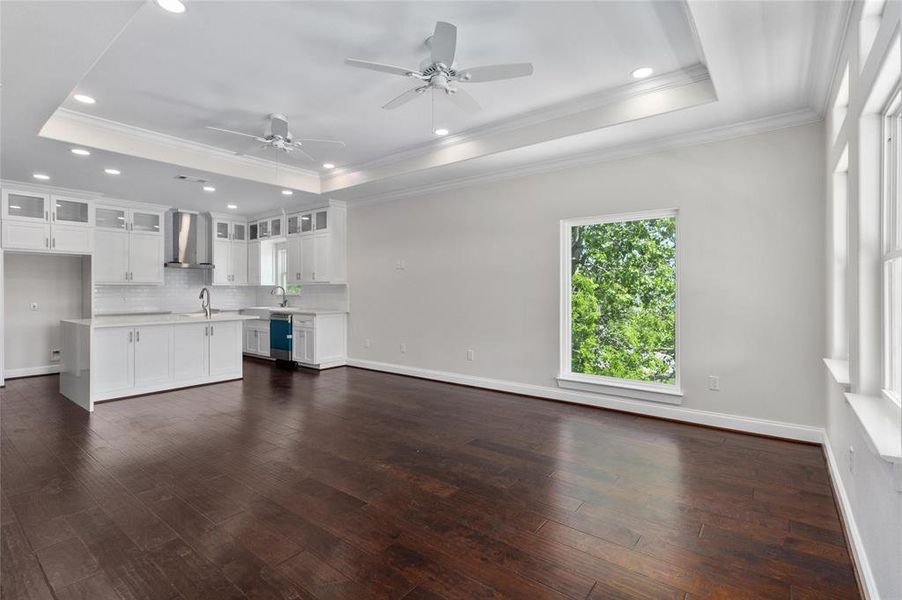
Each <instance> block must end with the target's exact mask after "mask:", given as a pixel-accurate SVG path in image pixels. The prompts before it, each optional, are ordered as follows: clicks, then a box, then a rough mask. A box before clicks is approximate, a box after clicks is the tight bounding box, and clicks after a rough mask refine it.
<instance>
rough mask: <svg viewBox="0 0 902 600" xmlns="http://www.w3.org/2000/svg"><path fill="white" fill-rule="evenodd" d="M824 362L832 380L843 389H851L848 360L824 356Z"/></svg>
mask: <svg viewBox="0 0 902 600" xmlns="http://www.w3.org/2000/svg"><path fill="white" fill-rule="evenodd" d="M824 364H825V365H827V370H828V371H830V375H832V376H833V380H834V381H835V382H836V383H838V384H839V385H840V386H841V387H842V389H843V390H845V391H847V392H848V391H850V390H851V389H852V383H851V379H850V378H849V361H847V360H840V359H838V358H825V359H824Z"/></svg>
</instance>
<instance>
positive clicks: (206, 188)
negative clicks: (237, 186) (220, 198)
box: [204, 185, 216, 192]
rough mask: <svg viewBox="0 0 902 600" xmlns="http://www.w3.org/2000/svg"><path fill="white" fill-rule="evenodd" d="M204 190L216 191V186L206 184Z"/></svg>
mask: <svg viewBox="0 0 902 600" xmlns="http://www.w3.org/2000/svg"><path fill="white" fill-rule="evenodd" d="M204 191H205V192H215V191H216V188H215V187H213V186H212V185H205V186H204Z"/></svg>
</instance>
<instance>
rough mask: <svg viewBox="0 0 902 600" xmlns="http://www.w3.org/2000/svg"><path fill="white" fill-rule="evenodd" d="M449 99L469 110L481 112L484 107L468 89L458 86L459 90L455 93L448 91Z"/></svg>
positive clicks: (459, 106)
mask: <svg viewBox="0 0 902 600" xmlns="http://www.w3.org/2000/svg"><path fill="white" fill-rule="evenodd" d="M446 95H447V96H448V99H449V100H451V102H453V103H454V104H456V105H457V107H458V108H462V109H464V110H465V111H467V112H479V111H480V110H482V107H481V106H479V103H478V102H476V99H475V98H473V96H471V95H470V93H469V92H467V91H466V90H462V89H461V88H457V91H456V92H454V93H453V94H452V93H451V92H448V93H447V94H446Z"/></svg>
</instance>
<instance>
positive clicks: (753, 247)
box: [348, 124, 825, 427]
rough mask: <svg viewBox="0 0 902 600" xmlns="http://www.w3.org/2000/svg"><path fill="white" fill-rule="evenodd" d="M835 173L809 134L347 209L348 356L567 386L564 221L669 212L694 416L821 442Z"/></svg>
mask: <svg viewBox="0 0 902 600" xmlns="http://www.w3.org/2000/svg"><path fill="white" fill-rule="evenodd" d="M823 165H824V141H823V126H822V125H821V124H814V125H808V126H803V127H796V128H791V129H783V130H780V131H774V132H769V133H764V134H759V135H753V136H748V137H743V138H738V139H733V140H728V141H723V142H717V143H711V144H705V145H699V146H694V147H688V148H682V149H678V150H673V151H667V152H661V153H658V154H652V155H647V156H641V157H636V158H629V159H625V160H620V161H615V162H607V163H601V164H597V165H592V166H586V167H579V168H574V169H572V170H567V171H559V172H554V173H547V174H539V175H534V176H528V177H523V178H519V179H515V180H508V181H502V182H497V183H492V184H484V185H479V186H476V187H469V188H464V189H458V190H450V191H445V192H441V193H435V194H428V195H424V196H421V197H414V198H407V199H402V200H397V201H388V202H379V203H370V204H366V203H364V204H359V205H352V207H351V209H350V211H349V227H350V235H349V238H350V258H349V268H350V274H349V279H350V289H351V291H352V293H351V314H350V331H349V342H348V351H349V354H350V356H351V357H352V358H354V359H360V360H367V361H376V362H380V363H389V364H394V365H405V366H409V367H418V368H423V369H432V370H439V371H445V372H452V373H463V374H466V375H471V376H478V377H486V378H492V379H496V380H505V381H510V382H518V383H525V384H531V385H537V386H544V387H546V388H556V382H555V376H556V375H557V374H558V362H559V344H560V342H559V312H558V311H559V302H560V301H559V298H560V278H559V277H560V275H559V272H560V267H559V249H560V225H559V222H560V220H561V219H565V218H569V217H580V216H593V215H604V214H610V213H621V212H630V211H638V210H647V209H658V208H674V207H675V208H678V209H680V217H679V228H680V243H681V248H680V253H681V257H680V260H681V264H680V271H681V273H680V275H681V277H680V287H681V302H682V310H681V327H682V335H681V344H682V347H681V351H682V352H681V362H682V385H683V389H684V392H685V397H684V406H685V407H688V408H692V409H700V410H706V411H714V412H718V413H727V414H730V415H739V416H744V417H754V418H760V419H768V420H775V421H782V422H788V423H794V424H803V425H809V426H817V427H822V426H823V424H824V418H825V417H824V381H823V364H822V363H821V357H822V353H823V348H824V344H825V336H824V322H825V314H824V298H823V293H822V292H823V289H824V285H825V282H824V271H825V266H824V256H823V249H824V239H823V236H824V227H825V225H824V206H823V198H824V183H823V173H824V167H823ZM399 260H400V261H403V262H404V265H405V268H404V269H398V268H397V264H398V261H399ZM366 340H369V341H370V347H369V348H366V347H365V341H366ZM402 342H404V343H406V344H407V352H406V353H401V352H400V350H399V348H400V343H402ZM468 348H472V349H473V350H474V351H475V360H474V361H472V362H469V361H467V360H466V350H467V349H468ZM708 375H719V376H720V378H721V382H720V383H721V391H719V392H712V391H708V389H707V376H708Z"/></svg>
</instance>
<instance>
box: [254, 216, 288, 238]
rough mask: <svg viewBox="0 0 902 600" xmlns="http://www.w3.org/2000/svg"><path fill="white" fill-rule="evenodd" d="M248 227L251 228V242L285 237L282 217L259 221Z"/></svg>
mask: <svg viewBox="0 0 902 600" xmlns="http://www.w3.org/2000/svg"><path fill="white" fill-rule="evenodd" d="M249 227H251V228H253V232H252V236H251V238H250V239H251V240H255V239H259V240H265V239H270V238H280V237H283V236H284V235H285V225H284V221H283V217H282V215H278V216H275V217H266V218H265V219H260V220H259V221H255V222H254V223H251V224H250V225H249Z"/></svg>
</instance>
